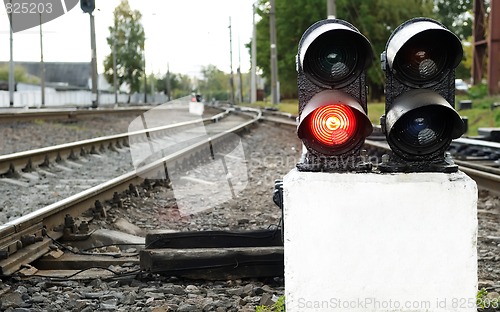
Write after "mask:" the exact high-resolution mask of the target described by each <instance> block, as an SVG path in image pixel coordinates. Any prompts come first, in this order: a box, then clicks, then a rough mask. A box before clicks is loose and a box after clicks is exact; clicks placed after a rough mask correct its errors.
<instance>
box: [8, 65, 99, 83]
mask: <svg viewBox="0 0 500 312" xmlns="http://www.w3.org/2000/svg"><path fill="white" fill-rule="evenodd" d="M8 64H9V63H8V62H0V65H8ZM14 64H15V66H22V67H24V69H25V70H26V73H28V74H29V75H32V76H36V77H40V65H41V64H40V62H15V63H14ZM44 66H45V83H46V84H47V85H51V86H57V85H58V86H60V87H61V88H65V89H88V80H89V79H90V78H91V76H92V71H91V67H90V62H44Z"/></svg>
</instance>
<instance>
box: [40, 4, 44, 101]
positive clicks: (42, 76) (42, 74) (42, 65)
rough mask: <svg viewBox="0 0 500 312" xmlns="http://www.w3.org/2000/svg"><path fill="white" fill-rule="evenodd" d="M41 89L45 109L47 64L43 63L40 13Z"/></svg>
mask: <svg viewBox="0 0 500 312" xmlns="http://www.w3.org/2000/svg"><path fill="white" fill-rule="evenodd" d="M40 79H41V84H40V87H41V89H42V99H41V100H42V107H45V64H44V63H43V37H42V13H40Z"/></svg>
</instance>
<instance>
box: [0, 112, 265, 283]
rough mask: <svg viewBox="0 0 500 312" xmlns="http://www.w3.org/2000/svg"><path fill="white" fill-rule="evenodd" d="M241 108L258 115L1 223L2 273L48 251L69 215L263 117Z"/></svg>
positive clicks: (140, 181) (87, 207) (61, 232)
mask: <svg viewBox="0 0 500 312" xmlns="http://www.w3.org/2000/svg"><path fill="white" fill-rule="evenodd" d="M242 111H243V112H244V113H245V112H251V113H253V114H256V117H254V118H253V119H251V120H249V121H246V122H244V123H242V124H240V125H238V126H235V127H233V128H231V129H228V130H226V131H223V132H221V133H219V134H217V135H214V136H208V137H204V138H203V139H202V140H200V141H198V142H195V143H193V144H191V145H190V146H188V147H185V148H182V149H180V150H178V151H175V152H173V153H171V154H169V155H167V156H165V157H163V158H161V159H159V160H157V161H155V162H153V163H151V164H148V165H145V166H143V167H141V168H138V169H137V170H134V171H132V172H129V173H126V174H123V175H121V176H119V177H117V178H114V179H111V180H109V181H107V182H104V183H102V184H99V185H96V186H94V187H91V188H89V189H87V190H85V191H83V192H80V193H78V194H75V195H73V196H70V197H68V198H66V199H63V200H61V201H58V202H56V203H53V204H51V205H48V206H46V207H44V208H42V209H39V210H37V211H34V212H32V213H29V214H28V215H25V216H22V217H20V218H17V219H15V220H13V221H10V222H8V223H6V224H4V225H1V226H0V252H1V253H0V255H1V256H2V257H3V258H4V259H3V260H0V274H3V275H10V274H12V273H14V272H16V271H17V270H19V269H20V268H21V266H22V265H23V264H27V263H30V262H32V261H34V260H36V259H38V258H39V257H41V256H42V255H43V254H45V253H46V252H48V251H49V245H50V243H51V240H49V239H48V238H46V237H45V234H49V235H50V237H51V238H53V239H59V238H61V237H62V236H63V230H62V229H61V226H62V225H63V224H64V218H65V217H66V216H67V215H70V216H79V215H81V214H83V213H84V212H86V211H88V210H89V209H91V208H92V207H94V204H95V202H96V201H97V200H98V201H102V202H104V200H109V199H111V198H113V194H114V193H116V192H118V193H119V192H122V191H124V190H126V189H128V188H129V185H130V184H134V185H137V184H139V183H142V182H143V181H144V179H145V178H144V177H147V176H155V175H156V173H157V172H158V171H161V170H165V166H166V164H167V163H173V162H181V161H182V160H184V159H186V158H188V157H189V156H190V155H192V154H193V153H195V152H197V151H199V150H202V149H205V148H206V147H207V144H208V145H211V144H213V143H216V142H218V141H221V140H224V139H225V138H226V137H227V136H229V135H231V134H232V133H237V132H239V131H242V130H245V129H247V128H248V127H250V126H252V125H253V124H255V123H256V122H258V121H259V120H260V118H261V112H260V111H259V110H254V109H242ZM225 113H227V112H225ZM212 118H213V117H212ZM219 118H220V116H219ZM153 173H154V174H153ZM23 237H25V238H24V241H26V237H32V238H33V240H34V241H35V242H34V243H31V244H28V245H26V246H24V245H23V243H22V242H23Z"/></svg>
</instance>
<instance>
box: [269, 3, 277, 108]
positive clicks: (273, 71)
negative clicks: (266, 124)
mask: <svg viewBox="0 0 500 312" xmlns="http://www.w3.org/2000/svg"><path fill="white" fill-rule="evenodd" d="M269 22H270V37H271V103H272V104H278V102H279V98H278V92H279V91H278V59H277V54H278V51H277V50H278V49H277V46H276V6H275V0H271V11H270V12H269Z"/></svg>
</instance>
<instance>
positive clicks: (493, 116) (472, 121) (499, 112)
mask: <svg viewBox="0 0 500 312" xmlns="http://www.w3.org/2000/svg"><path fill="white" fill-rule="evenodd" d="M467 99H470V97H469V96H468V95H457V96H456V104H455V107H456V108H458V102H459V101H461V100H467ZM492 103H500V96H492V97H490V96H484V97H482V98H477V99H472V109H466V110H460V111H459V114H460V116H463V117H467V119H468V126H469V129H468V132H467V134H468V135H469V136H476V135H477V130H478V128H485V127H500V107H497V108H496V109H494V110H491V104H492ZM243 105H244V106H252V107H258V108H266V107H273V105H272V104H270V103H269V102H257V103H255V104H249V103H244V104H243ZM276 108H277V109H278V110H279V111H282V112H286V113H291V114H294V115H297V114H298V101H297V100H284V101H283V102H281V103H279V104H278V105H276ZM384 110H385V103H381V102H370V103H368V117H369V118H370V121H371V122H372V123H373V124H375V125H379V124H380V116H382V115H383V114H384Z"/></svg>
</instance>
